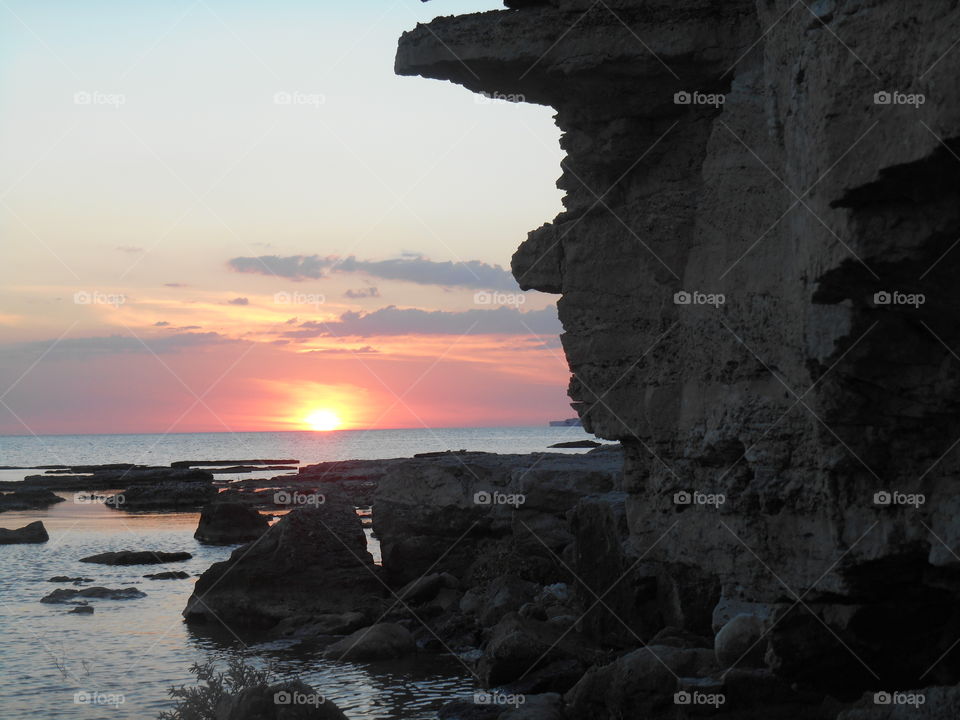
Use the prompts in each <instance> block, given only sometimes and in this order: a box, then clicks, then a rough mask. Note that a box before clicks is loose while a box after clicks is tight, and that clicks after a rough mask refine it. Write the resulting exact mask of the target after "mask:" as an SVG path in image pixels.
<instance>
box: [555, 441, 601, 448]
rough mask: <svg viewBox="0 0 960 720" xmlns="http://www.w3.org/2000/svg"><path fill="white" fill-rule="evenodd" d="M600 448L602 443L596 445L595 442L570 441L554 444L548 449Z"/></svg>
mask: <svg viewBox="0 0 960 720" xmlns="http://www.w3.org/2000/svg"><path fill="white" fill-rule="evenodd" d="M602 446H603V443H598V442H597V441H596V440H570V441H569V442H558V443H554V444H553V445H551V446H550V447H552V448H598V447H602Z"/></svg>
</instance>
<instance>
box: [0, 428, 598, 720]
mask: <svg viewBox="0 0 960 720" xmlns="http://www.w3.org/2000/svg"><path fill="white" fill-rule="evenodd" d="M585 437H586V434H585V433H584V432H583V431H582V430H580V429H579V428H490V429H486V428H484V429H462V430H449V429H448V430H436V431H427V430H382V431H375V432H366V433H365V432H359V431H345V432H336V433H326V434H312V433H243V434H238V435H228V434H196V435H167V436H159V435H109V436H55V437H41V438H32V437H26V438H24V437H2V438H0V465H46V464H71V463H72V464H79V463H106V462H139V463H151V464H167V463H170V462H172V461H174V460H185V459H196V460H199V459H223V460H242V459H253V458H256V457H274V458H283V457H290V458H296V459H298V460H301V461H302V462H304V463H312V462H318V461H322V460H338V459H348V458H381V457H403V456H408V455H412V454H413V453H415V452H425V451H432V450H447V449H461V448H464V449H470V450H490V451H500V452H528V451H534V450H543V449H544V448H545V447H546V446H547V445H550V444H552V443H554V442H559V441H563V440H572V439H583V438H585ZM15 474H17V472H16V471H15ZM24 474H25V473H23V472H22V471H19V472H18V476H20V477H22V476H23V475H24ZM63 496H64V497H67V498H71V497H72V495H71V494H70V493H63ZM198 518H199V516H198V515H197V514H191V513H181V514H127V513H123V512H121V511H116V510H111V509H109V508H107V507H105V506H102V505H83V504H75V503H74V502H70V501H69V500H68V502H63V503H59V504H58V505H54V506H52V507H50V508H48V509H46V510H42V511H25V512H7V513H2V514H0V526H3V527H20V526H22V525H25V524H27V523H28V522H32V521H34V520H42V521H43V523H44V525H45V526H46V528H47V531H48V533H49V534H50V541H49V542H47V543H45V544H43V545H5V546H0V670H2V673H3V677H4V680H5V682H3V683H0V718H4V720H6V719H7V718H34V717H37V718H67V719H71V720H73V719H78V720H79V719H81V718H82V719H84V720H92V719H96V720H100V719H105V718H137V719H144V718H155V717H156V715H157V713H158V712H159V711H160V710H162V709H166V708H169V707H170V701H169V698H168V695H167V690H168V689H169V688H170V686H172V685H180V684H192V678H191V676H190V675H189V672H188V668H189V666H190V665H191V664H192V663H194V662H198V661H204V660H207V659H215V660H217V661H220V662H224V661H225V660H226V659H227V658H228V657H229V656H231V655H234V654H245V653H252V654H253V656H254V657H256V658H258V659H259V660H260V661H263V660H268V659H269V660H272V661H273V662H275V663H276V664H277V667H278V669H279V670H280V672H281V673H282V674H283V675H284V676H293V675H296V676H300V677H302V678H303V679H304V680H305V681H306V682H308V683H310V684H311V685H313V686H314V687H315V688H317V690H318V691H319V692H321V693H323V694H325V695H326V696H327V697H328V698H329V699H330V700H332V701H333V702H335V703H336V704H337V705H339V706H340V707H341V708H342V709H343V710H344V712H346V714H347V715H348V716H349V717H350V718H352V719H353V720H399V719H400V718H403V719H404V720H426V718H433V717H435V716H436V709H437V708H438V707H439V706H440V705H442V704H443V703H444V702H446V701H448V700H450V699H453V698H456V697H468V696H469V695H470V694H471V693H472V692H473V689H474V683H473V680H472V678H471V677H469V675H468V674H467V673H466V672H465V671H463V669H462V667H461V666H460V665H459V663H457V662H456V661H454V660H451V659H450V658H441V657H438V658H434V659H432V660H427V661H424V660H423V656H421V657H420V658H419V659H418V661H417V662H416V663H415V664H412V663H409V662H408V663H405V664H397V663H392V664H386V665H383V664H377V665H364V664H354V663H335V662H332V661H328V660H325V659H323V658H321V657H319V656H318V655H317V654H316V653H306V654H303V653H299V654H298V653H294V652H292V651H291V650H289V649H281V648H276V647H268V646H253V647H251V648H247V647H246V646H244V644H243V643H242V642H240V641H239V640H238V639H236V638H233V637H229V636H228V637H222V636H221V637H218V636H211V635H208V634H204V633H198V632H197V631H196V630H194V629H192V628H190V627H188V626H187V625H185V624H184V623H183V621H182V618H181V616H180V612H181V611H182V610H183V608H184V606H185V605H186V602H187V599H188V598H189V596H190V594H191V591H192V587H193V584H194V582H195V580H196V577H195V576H196V575H197V574H198V573H201V572H203V571H204V570H205V569H206V568H207V567H209V566H210V565H211V564H212V563H214V562H217V561H219V560H222V559H225V558H226V557H227V556H228V555H229V553H230V551H231V549H232V548H229V547H226V548H225V547H209V546H204V545H201V544H199V543H197V542H196V541H195V540H194V539H193V533H194V531H195V529H196V526H197V521H198ZM127 548H130V549H152V550H163V551H175V550H186V551H188V552H191V553H193V559H191V560H189V561H187V562H183V563H170V564H169V565H149V566H131V567H110V566H105V565H91V564H87V563H80V562H79V559H80V558H82V557H85V556H87V555H91V554H94V553H99V552H106V551H110V550H123V549H127ZM164 570H185V571H186V572H188V573H190V575H191V578H190V579H187V580H148V579H145V578H143V577H142V575H143V574H144V573H148V572H149V573H153V572H160V571H164ZM54 575H68V576H84V577H88V578H93V579H94V580H95V582H93V583H90V584H88V586H89V585H102V586H106V587H113V588H116V587H125V586H130V585H133V586H135V587H137V588H139V589H141V590H143V591H144V592H146V593H147V596H146V597H144V598H140V599H135V600H124V601H109V600H93V601H91V605H93V606H94V607H95V613H94V614H93V615H74V614H68V612H67V611H68V610H70V607H71V606H66V605H50V604H43V603H41V602H40V598H42V597H43V596H44V595H46V594H48V593H49V592H51V591H52V590H54V589H55V588H58V587H73V586H72V585H69V584H67V585H64V584H58V583H51V582H48V579H49V578H50V577H52V576H54ZM84 692H86V693H101V697H102V699H111V698H112V699H114V700H119V698H120V697H121V696H122V699H123V703H122V704H115V705H99V706H97V705H89V704H83V703H77V702H75V699H76V694H77V693H84Z"/></svg>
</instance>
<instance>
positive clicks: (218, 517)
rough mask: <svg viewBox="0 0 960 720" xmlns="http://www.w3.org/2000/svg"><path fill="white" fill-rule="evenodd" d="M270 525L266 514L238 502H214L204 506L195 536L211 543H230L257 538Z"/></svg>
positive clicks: (203, 541)
mask: <svg viewBox="0 0 960 720" xmlns="http://www.w3.org/2000/svg"><path fill="white" fill-rule="evenodd" d="M269 526H270V523H269V521H268V520H267V518H266V516H264V515H261V514H260V513H259V512H257V511H256V510H254V509H253V508H252V507H249V506H248V505H243V504H241V503H237V502H213V503H210V504H209V505H206V506H204V508H203V512H201V513H200V524H199V525H198V526H197V531H196V532H195V533H194V535H193V536H194V537H195V538H196V539H197V540H199V541H200V542H202V543H207V544H210V545H229V544H232V543H242V542H248V541H250V540H255V539H257V538H258V537H260V536H261V535H263V533H265V532H266V531H267V528H268V527H269Z"/></svg>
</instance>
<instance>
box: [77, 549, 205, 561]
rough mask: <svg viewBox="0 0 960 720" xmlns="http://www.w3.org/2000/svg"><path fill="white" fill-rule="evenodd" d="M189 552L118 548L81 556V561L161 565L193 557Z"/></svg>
mask: <svg viewBox="0 0 960 720" xmlns="http://www.w3.org/2000/svg"><path fill="white" fill-rule="evenodd" d="M192 557H193V555H191V554H190V553H188V552H160V551H159V550H157V551H154V550H118V551H116V552H105V553H100V554H99V555H89V556H87V557H85V558H80V562H85V563H96V564H98V565H159V564H162V563H168V562H180V561H181V560H189V559H190V558H192Z"/></svg>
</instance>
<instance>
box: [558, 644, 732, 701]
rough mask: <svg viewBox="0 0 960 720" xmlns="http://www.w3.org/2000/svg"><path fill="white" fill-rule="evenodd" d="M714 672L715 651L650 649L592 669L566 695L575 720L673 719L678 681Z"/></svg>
mask: <svg viewBox="0 0 960 720" xmlns="http://www.w3.org/2000/svg"><path fill="white" fill-rule="evenodd" d="M715 669H716V662H715V660H714V655H713V652H712V651H711V650H707V649H705V648H703V649H693V650H687V649H682V648H675V647H668V646H663V645H651V646H648V647H645V648H641V649H639V650H634V651H632V652H630V653H627V654H626V655H623V656H621V657H619V658H617V660H615V661H614V662H612V663H609V664H607V665H602V666H597V667H592V668H590V669H589V670H588V671H587V672H586V674H585V675H584V676H583V677H582V678H581V679H580V681H579V682H578V683H577V684H576V685H575V686H574V687H573V688H572V689H571V690H570V691H569V692H568V693H567V694H566V695H565V700H566V703H567V711H568V713H569V714H570V716H571V717H583V718H588V717H589V718H616V717H671V716H672V713H673V712H674V711H675V707H674V702H673V694H674V693H675V692H676V691H677V690H678V687H679V685H678V680H677V678H678V677H705V676H707V675H709V674H710V673H711V671H713V670H715Z"/></svg>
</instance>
